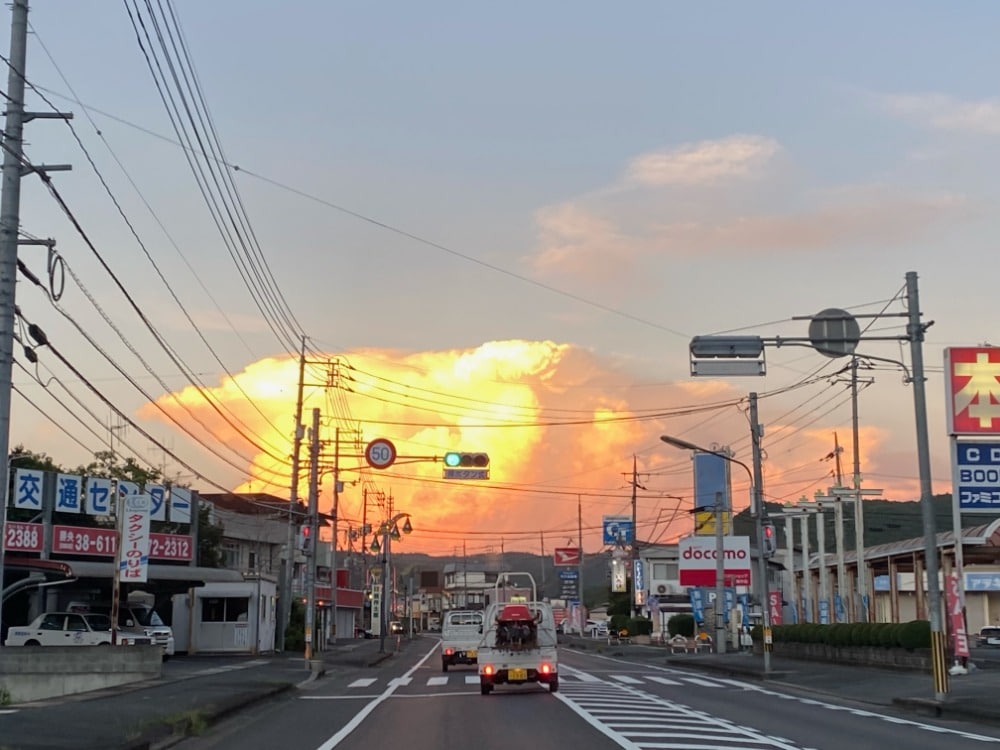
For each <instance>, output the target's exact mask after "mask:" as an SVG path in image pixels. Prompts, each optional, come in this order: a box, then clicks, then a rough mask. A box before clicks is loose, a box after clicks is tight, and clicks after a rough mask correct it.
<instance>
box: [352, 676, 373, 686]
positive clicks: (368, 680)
mask: <svg viewBox="0 0 1000 750" xmlns="http://www.w3.org/2000/svg"><path fill="white" fill-rule="evenodd" d="M377 679H378V678H377V677H362V678H361V679H360V680H355V681H354V682H352V683H351V684H350V685H348V686H347V687H349V688H362V687H370V686H371V685H374V684H375V680H377Z"/></svg>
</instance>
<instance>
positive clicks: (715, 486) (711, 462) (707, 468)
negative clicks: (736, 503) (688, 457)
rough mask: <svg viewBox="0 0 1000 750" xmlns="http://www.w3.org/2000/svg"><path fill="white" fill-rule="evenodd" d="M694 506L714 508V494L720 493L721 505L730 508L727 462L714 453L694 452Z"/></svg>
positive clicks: (726, 508) (725, 508)
mask: <svg viewBox="0 0 1000 750" xmlns="http://www.w3.org/2000/svg"><path fill="white" fill-rule="evenodd" d="M693 461H694V507H695V510H698V509H699V508H714V507H715V495H716V493H720V494H721V495H722V507H723V509H724V510H730V509H731V508H732V504H731V503H730V500H729V498H730V491H729V462H728V461H727V460H726V459H724V458H722V457H721V456H716V455H715V454H714V453H695V454H694V458H693Z"/></svg>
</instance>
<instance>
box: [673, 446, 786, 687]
mask: <svg viewBox="0 0 1000 750" xmlns="http://www.w3.org/2000/svg"><path fill="white" fill-rule="evenodd" d="M660 440H662V441H663V442H664V443H666V444H667V445H672V446H673V447H674V448H680V449H681V450H685V451H697V452H700V453H711V454H712V455H714V456H718V457H719V458H722V459H724V460H726V461H729V462H730V463H734V464H737V465H738V466H742V467H743V468H744V470H745V471H746V473H747V476H748V477H749V479H750V496H751V507H752V508H753V512H754V516H755V523H756V531H757V541H758V550H757V567H758V571H757V574H758V577H759V578H760V584H759V585H758V591H759V592H760V611H761V616H762V618H763V627H764V644H763V645H764V673H765V674H769V673H770V672H771V652H770V644H769V643H768V640H769V639H770V635H771V602H770V592H769V591H768V585H767V559H766V558H765V557H764V499H763V497H761V494H760V483H759V482H754V472H753V471H751V469H750V467H749V466H747V465H746V464H745V463H743V462H742V461H740V460H738V459H735V458H733V457H732V456H730V455H728V454H726V453H723V452H722V451H714V450H711V449H709V448H703V447H702V446H700V445H695V444H694V443H690V442H688V441H687V440H681V439H680V438H675V437H672V436H670V435H661V436H660ZM756 440H757V435H754V441H755V442H754V444H755V445H756ZM755 456H756V451H755ZM755 464H756V461H755ZM716 503H718V500H716ZM716 523H717V524H718V520H716ZM716 533H718V531H716ZM716 554H717V556H718V559H719V560H721V558H722V551H721V550H717V552H716ZM720 567H721V563H720ZM717 570H718V569H717ZM722 575H723V574H721V573H719V572H716V584H717V586H718V583H719V580H720V579H721V578H722ZM718 596H719V595H718V593H716V599H718Z"/></svg>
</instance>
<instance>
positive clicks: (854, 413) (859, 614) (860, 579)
mask: <svg viewBox="0 0 1000 750" xmlns="http://www.w3.org/2000/svg"><path fill="white" fill-rule="evenodd" d="M851 432H852V438H853V451H854V484H853V486H854V555H855V561H856V563H857V575H856V576H855V588H856V589H857V592H858V593H857V598H856V601H855V604H854V612H855V619H856V620H857V621H858V622H869V621H870V620H871V617H870V616H869V614H868V566H867V565H866V564H865V511H864V508H863V507H862V501H861V450H860V447H859V443H860V439H859V435H858V432H859V430H858V358H857V357H852V358H851Z"/></svg>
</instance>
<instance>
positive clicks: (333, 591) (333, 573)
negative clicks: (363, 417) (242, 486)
mask: <svg viewBox="0 0 1000 750" xmlns="http://www.w3.org/2000/svg"><path fill="white" fill-rule="evenodd" d="M333 435H334V439H333V541H332V542H331V543H330V611H331V612H332V613H333V635H332V637H331V639H330V641H331V642H332V643H336V642H337V513H338V510H339V505H340V428H339V427H337V428H336V429H335V430H334V433H333Z"/></svg>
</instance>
